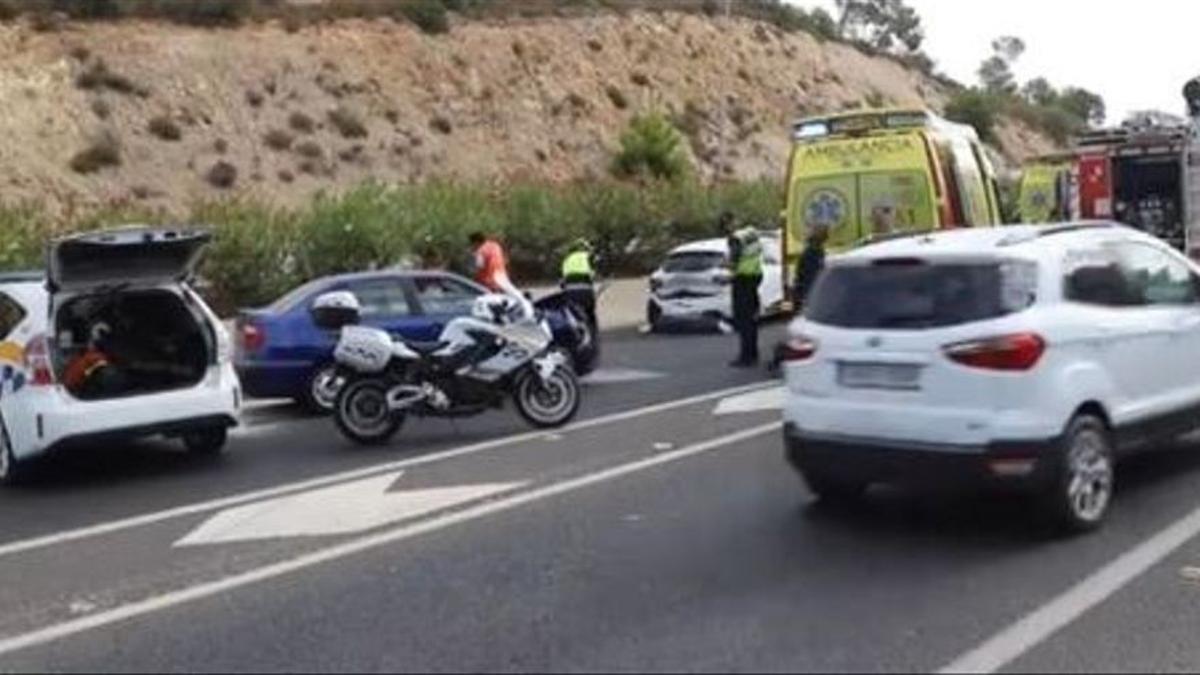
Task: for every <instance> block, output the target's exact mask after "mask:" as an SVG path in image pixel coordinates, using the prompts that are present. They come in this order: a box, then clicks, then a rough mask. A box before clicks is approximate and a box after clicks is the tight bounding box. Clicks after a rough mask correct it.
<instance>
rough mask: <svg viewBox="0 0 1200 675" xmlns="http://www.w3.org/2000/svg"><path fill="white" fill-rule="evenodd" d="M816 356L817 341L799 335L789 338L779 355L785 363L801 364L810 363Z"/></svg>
mask: <svg viewBox="0 0 1200 675" xmlns="http://www.w3.org/2000/svg"><path fill="white" fill-rule="evenodd" d="M816 355H817V341H816V340H814V339H812V338H810V337H805V336H803V335H797V336H795V337H792V338H789V339H788V341H787V342H785V343H783V347H782V349H781V350H780V353H779V358H780V360H781V361H783V362H784V363H800V362H802V361H808V360H810V359H812V357H814V356H816Z"/></svg>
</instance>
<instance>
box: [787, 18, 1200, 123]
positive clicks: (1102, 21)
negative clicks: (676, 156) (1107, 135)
mask: <svg viewBox="0 0 1200 675" xmlns="http://www.w3.org/2000/svg"><path fill="white" fill-rule="evenodd" d="M789 1H791V2H793V3H794V4H797V5H800V6H803V7H809V8H811V7H817V6H821V7H826V8H828V9H830V10H831V11H832V10H833V0H789ZM907 2H908V4H909V5H911V6H912V7H914V8H915V9H916V10H917V12H918V13H920V15H921V18H922V20H923V22H924V24H925V34H926V42H925V51H926V52H927V53H928V54H929V55H930V56H932V57H933V58H934V59H935V60H936V61H937V63H938V66H939V68H940V69H941V70H942V71H943V72H945V73H946V74H948V75H950V76H951V77H953V78H954V79H956V80H958V81H959V82H963V83H965V84H975V83H977V81H978V77H977V76H976V71H977V70H978V68H979V64H980V62H982V61H983V60H984V59H985V58H986V57H987V56H989V55H990V51H991V46H990V45H991V41H992V40H993V39H994V38H996V37H999V36H1002V35H1015V36H1017V37H1020V38H1022V39H1023V40H1025V42H1026V44H1027V45H1028V51H1026V53H1025V56H1023V57H1022V58H1021V60H1020V61H1019V62H1018V63H1017V65H1016V67H1015V68H1014V70H1015V72H1016V74H1017V78H1018V80H1019V81H1021V82H1025V81H1026V80H1029V79H1032V78H1034V77H1037V76H1044V77H1046V78H1047V79H1049V80H1050V81H1051V82H1052V83H1053V84H1054V85H1056V86H1059V87H1061V86H1064V85H1073V86H1081V87H1084V88H1085V89H1090V90H1091V91H1094V92H1096V93H1098V94H1100V95H1101V96H1103V97H1104V100H1105V102H1106V103H1107V104H1108V110H1109V122H1110V123H1114V122H1120V121H1122V120H1123V119H1124V118H1125V116H1126V115H1127V114H1128V113H1129V112H1132V111H1136V110H1147V109H1155V110H1162V111H1165V112H1169V113H1173V114H1176V115H1182V114H1183V112H1184V102H1183V97H1182V95H1181V92H1182V90H1183V85H1184V83H1185V82H1187V81H1188V80H1189V79H1191V78H1193V77H1196V76H1200V2H1196V0H1136V1H1132V0H907Z"/></svg>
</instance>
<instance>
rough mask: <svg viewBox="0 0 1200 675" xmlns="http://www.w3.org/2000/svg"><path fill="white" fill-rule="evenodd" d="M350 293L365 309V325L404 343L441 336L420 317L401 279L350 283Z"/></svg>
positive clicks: (363, 313) (393, 277)
mask: <svg viewBox="0 0 1200 675" xmlns="http://www.w3.org/2000/svg"><path fill="white" fill-rule="evenodd" d="M349 290H350V291H351V292H353V293H354V295H355V297H357V298H358V302H359V305H361V307H362V323H363V325H366V326H371V327H373V328H380V329H382V330H385V331H387V332H388V333H390V334H391V335H392V336H393V337H399V338H403V339H405V340H417V341H429V340H434V339H436V338H437V335H438V333H437V332H436V331H434V330H432V329H431V327H430V325H429V321H427V320H425V319H424V318H422V317H421V316H419V314H418V313H417V311H416V309H415V308H414V307H413V306H412V303H411V302H410V300H409V294H408V293H407V292H406V289H405V285H404V279H403V277H400V276H383V277H372V278H369V279H362V280H357V281H354V282H351V283H350V284H349Z"/></svg>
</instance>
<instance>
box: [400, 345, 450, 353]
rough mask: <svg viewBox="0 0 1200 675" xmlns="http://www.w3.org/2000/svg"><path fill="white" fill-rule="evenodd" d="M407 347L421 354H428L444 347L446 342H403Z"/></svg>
mask: <svg viewBox="0 0 1200 675" xmlns="http://www.w3.org/2000/svg"><path fill="white" fill-rule="evenodd" d="M404 344H405V345H408V348H409V349H411V350H413V351H414V352H416V353H418V354H420V355H422V356H430V355H432V354H434V353H436V352H438V351H440V350H442V349H444V348H445V347H446V345H448V344H449V343H448V342H444V341H442V342H409V341H406V342H405V343H404Z"/></svg>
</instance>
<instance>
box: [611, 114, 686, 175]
mask: <svg viewBox="0 0 1200 675" xmlns="http://www.w3.org/2000/svg"><path fill="white" fill-rule="evenodd" d="M683 143H684V139H683V136H682V135H681V134H680V133H679V130H677V129H676V128H675V126H674V125H673V124H671V121H670V120H669V119H667V118H666V117H665V116H663V115H661V114H659V113H650V114H647V115H639V116H637V117H635V118H633V120H631V121H630V123H629V128H628V129H626V130H625V133H623V134H622V135H621V149H620V151H619V152H618V153H617V156H616V158H614V160H613V173H615V174H616V175H617V176H620V177H622V178H633V177H641V176H647V177H650V178H658V179H667V180H675V179H678V178H682V177H683V176H685V175H687V174H688V173H689V172H690V170H691V167H690V166H689V165H688V159H687V155H686V154H685V153H684V150H683Z"/></svg>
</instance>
